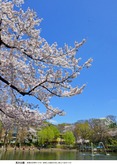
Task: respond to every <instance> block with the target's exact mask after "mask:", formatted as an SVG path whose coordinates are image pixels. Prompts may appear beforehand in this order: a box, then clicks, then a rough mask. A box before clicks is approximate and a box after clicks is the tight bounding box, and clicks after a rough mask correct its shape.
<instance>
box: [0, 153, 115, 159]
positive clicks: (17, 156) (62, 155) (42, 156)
mask: <svg viewBox="0 0 117 165" xmlns="http://www.w3.org/2000/svg"><path fill="white" fill-rule="evenodd" d="M0 160H117V153H110V154H109V155H105V154H94V155H93V156H92V154H91V153H83V152H78V151H48V152H46V151H6V152H5V151H4V152H3V151H0Z"/></svg>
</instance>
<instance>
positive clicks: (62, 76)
mask: <svg viewBox="0 0 117 165" xmlns="http://www.w3.org/2000/svg"><path fill="white" fill-rule="evenodd" d="M22 3H23V0H11V1H9V0H2V2H1V10H0V16H1V18H0V51H1V52H0V98H1V99H0V115H1V120H2V121H3V123H4V125H6V127H8V126H9V123H10V126H12V125H20V126H29V125H39V124H41V123H42V122H43V121H44V120H47V119H51V118H52V117H54V116H55V115H57V114H58V115H63V114H64V112H63V111H62V110H59V109H58V108H54V107H53V106H52V105H51V104H50V101H51V98H52V97H54V96H57V97H71V96H74V95H77V94H80V93H82V91H83V89H84V87H85V84H84V85H82V86H81V87H78V86H76V87H73V86H72V85H71V82H72V81H73V80H74V79H75V78H77V77H78V75H79V74H80V71H81V70H82V69H83V68H84V67H90V65H91V62H92V59H91V58H90V59H88V60H87V61H86V62H85V63H84V64H82V65H79V61H80V60H81V58H77V57H76V54H77V51H78V49H79V48H80V47H81V46H82V45H83V44H84V42H85V40H83V41H82V42H80V43H78V42H75V43H74V47H71V46H68V45H67V44H65V45H64V46H63V48H58V45H57V43H53V44H52V45H50V44H49V43H48V42H47V41H46V40H45V39H44V38H42V37H41V36H40V29H39V25H40V23H41V21H42V19H40V18H38V17H37V14H36V13H35V12H34V11H33V10H31V9H30V8H28V9H27V11H23V10H22V8H21V4H22ZM15 5H17V9H16V7H15ZM25 96H28V97H33V98H35V99H36V100H37V105H38V104H40V103H42V104H43V105H44V106H45V108H46V112H43V111H40V109H39V108H38V106H37V105H35V104H34V105H33V104H31V103H30V102H26V101H25V99H24V97H25Z"/></svg>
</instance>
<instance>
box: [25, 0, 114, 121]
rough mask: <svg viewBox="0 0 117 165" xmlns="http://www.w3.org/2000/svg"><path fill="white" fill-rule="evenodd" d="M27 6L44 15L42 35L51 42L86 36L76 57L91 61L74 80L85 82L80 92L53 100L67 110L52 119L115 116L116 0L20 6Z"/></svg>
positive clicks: (48, 0) (38, 0)
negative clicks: (70, 96) (90, 65)
mask: <svg viewBox="0 0 117 165" xmlns="http://www.w3.org/2000/svg"><path fill="white" fill-rule="evenodd" d="M27 7H30V8H32V9H34V10H35V11H36V12H37V14H38V16H39V17H40V18H43V21H42V23H41V26H40V27H41V29H42V32H41V36H42V37H44V38H45V39H46V40H47V41H48V42H49V43H50V44H52V43H53V42H55V41H56V42H57V43H58V45H59V47H61V46H63V45H64V43H67V44H68V45H71V46H73V45H74V41H78V42H80V41H81V40H82V39H84V38H85V39H86V40H87V42H86V43H85V44H84V45H83V46H82V47H81V48H80V50H79V52H78V54H77V57H81V58H82V62H84V61H86V60H87V59H88V58H90V57H92V58H93V60H94V61H93V64H92V67H90V68H89V69H84V70H83V71H82V72H81V75H80V76H79V77H78V78H77V79H76V80H75V81H74V85H77V84H79V85H82V84H84V83H86V84H87V86H86V88H85V89H84V91H83V93H82V94H81V95H78V96H74V97H72V98H65V99H63V98H62V99H60V98H54V99H52V105H53V106H55V107H59V108H61V109H64V110H65V112H66V115H65V116H63V117H61V116H57V117H55V118H54V119H53V120H55V121H57V122H58V123H62V122H68V123H73V122H76V121H77V120H81V119H89V118H100V117H105V116H107V115H110V114H111V115H115V116H117V0H33V1H32V0H25V4H24V5H23V8H25V9H26V8H27Z"/></svg>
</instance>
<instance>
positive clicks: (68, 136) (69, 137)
mask: <svg viewBox="0 0 117 165" xmlns="http://www.w3.org/2000/svg"><path fill="white" fill-rule="evenodd" d="M63 138H64V140H65V143H66V144H67V145H73V144H74V143H75V137H74V134H73V132H71V131H67V132H65V133H64V134H63Z"/></svg>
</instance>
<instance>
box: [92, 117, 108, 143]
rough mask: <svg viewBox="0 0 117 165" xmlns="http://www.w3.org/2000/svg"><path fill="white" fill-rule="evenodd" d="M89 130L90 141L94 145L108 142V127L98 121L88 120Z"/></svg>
mask: <svg viewBox="0 0 117 165" xmlns="http://www.w3.org/2000/svg"><path fill="white" fill-rule="evenodd" d="M89 124H90V128H91V141H92V142H94V143H99V142H104V143H106V141H108V138H109V136H110V135H109V134H108V127H107V126H106V125H104V124H102V123H101V120H100V119H90V120H89Z"/></svg>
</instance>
